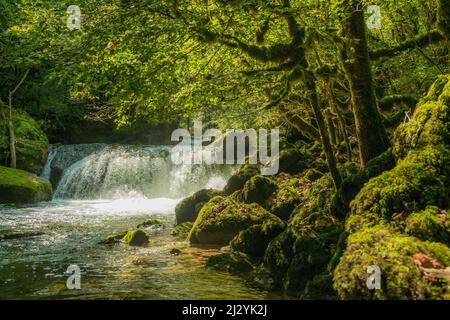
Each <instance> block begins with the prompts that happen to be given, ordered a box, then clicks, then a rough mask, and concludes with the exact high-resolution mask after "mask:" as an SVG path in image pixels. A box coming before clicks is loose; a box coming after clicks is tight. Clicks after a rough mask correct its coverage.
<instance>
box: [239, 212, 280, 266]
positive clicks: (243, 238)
mask: <svg viewBox="0 0 450 320" xmlns="http://www.w3.org/2000/svg"><path fill="white" fill-rule="evenodd" d="M285 228H286V225H285V223H284V222H283V221H281V220H280V219H277V220H276V219H274V220H270V221H266V222H263V224H261V225H254V226H251V227H250V228H248V229H245V230H244V231H241V232H239V234H238V235H237V236H236V237H235V238H234V239H233V240H232V241H231V242H230V245H231V248H232V249H233V250H235V251H239V252H243V253H246V254H248V255H250V256H254V257H262V256H263V255H264V252H265V251H266V248H267V246H268V244H269V242H270V241H272V240H273V239H274V238H275V237H276V236H278V235H279V234H280V233H281V232H283V230H284V229H285Z"/></svg>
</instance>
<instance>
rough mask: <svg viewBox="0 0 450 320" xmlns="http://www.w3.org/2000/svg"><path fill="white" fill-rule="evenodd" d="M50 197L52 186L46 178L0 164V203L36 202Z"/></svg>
mask: <svg viewBox="0 0 450 320" xmlns="http://www.w3.org/2000/svg"><path fill="white" fill-rule="evenodd" d="M51 198H52V186H51V185H50V183H49V182H48V181H47V180H44V179H42V178H39V177H38V176H36V175H33V174H31V173H28V172H25V171H22V170H18V169H11V168H6V167H2V166H0V203H36V202H40V201H48V200H50V199H51Z"/></svg>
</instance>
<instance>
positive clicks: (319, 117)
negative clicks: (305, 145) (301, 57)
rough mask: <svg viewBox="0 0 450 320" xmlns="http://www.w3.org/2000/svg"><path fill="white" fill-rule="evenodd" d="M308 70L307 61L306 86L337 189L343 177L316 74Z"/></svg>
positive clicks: (329, 168)
mask: <svg viewBox="0 0 450 320" xmlns="http://www.w3.org/2000/svg"><path fill="white" fill-rule="evenodd" d="M307 70H308V66H307V64H306V62H305V84H306V88H307V89H308V92H309V96H310V99H311V105H312V108H313V111H314V116H315V118H316V122H317V127H318V128H319V133H320V140H321V142H322V147H323V151H324V152H325V156H326V158H327V165H328V170H330V173H331V176H332V178H333V181H334V185H335V186H336V189H339V188H340V186H341V183H342V178H341V175H340V173H339V170H338V169H337V162H336V157H335V155H334V151H333V146H332V145H331V142H330V136H329V135H328V130H327V127H326V124H325V119H324V116H323V114H322V111H321V110H320V105H319V98H318V96H317V87H316V82H315V78H314V75H313V74H312V73H311V72H308V71H307Z"/></svg>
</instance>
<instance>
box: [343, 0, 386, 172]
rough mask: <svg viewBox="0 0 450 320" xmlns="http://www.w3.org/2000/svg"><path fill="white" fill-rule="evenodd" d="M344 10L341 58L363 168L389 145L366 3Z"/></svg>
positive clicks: (350, 1)
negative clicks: (375, 77) (374, 72)
mask: <svg viewBox="0 0 450 320" xmlns="http://www.w3.org/2000/svg"><path fill="white" fill-rule="evenodd" d="M342 8H345V9H344V10H345V13H344V15H343V16H342V36H343V37H344V39H345V44H344V47H343V49H342V50H341V57H342V60H343V65H344V70H345V75H346V78H347V80H348V82H349V86H350V91H351V92H350V93H351V101H352V107H353V113H354V116H355V126H356V136H357V139H358V145H359V157H360V162H361V165H362V166H364V165H365V164H366V163H367V162H368V161H369V160H370V159H373V158H375V157H376V156H378V155H380V154H382V153H383V152H384V151H386V150H387V149H388V148H389V146H390V142H389V139H388V137H387V134H386V130H385V128H384V126H383V124H382V122H381V117H380V113H379V111H378V107H377V103H376V97H375V93H374V88H373V81H372V71H371V68H370V58H369V50H368V47H367V36H366V24H365V20H364V12H363V11H362V10H363V9H362V8H363V4H362V3H361V1H359V0H346V1H344V3H343V4H342Z"/></svg>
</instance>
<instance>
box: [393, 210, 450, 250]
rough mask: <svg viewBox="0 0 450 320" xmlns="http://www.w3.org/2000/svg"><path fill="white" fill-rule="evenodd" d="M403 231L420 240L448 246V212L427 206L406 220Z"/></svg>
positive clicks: (449, 232)
mask: <svg viewBox="0 0 450 320" xmlns="http://www.w3.org/2000/svg"><path fill="white" fill-rule="evenodd" d="M397 221H398V222H399V223H400V224H401V225H403V228H402V229H403V230H404V232H406V233H407V234H409V235H411V236H414V237H416V238H418V239H420V240H425V241H435V242H442V243H445V244H446V245H450V214H449V213H448V210H443V209H439V208H438V207H435V206H429V207H427V208H426V209H425V210H423V211H420V212H415V213H413V214H411V215H409V216H408V218H406V220H405V221H404V223H402V221H399V220H397Z"/></svg>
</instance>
